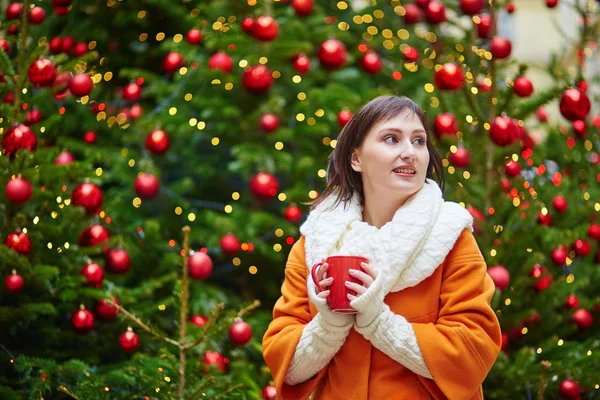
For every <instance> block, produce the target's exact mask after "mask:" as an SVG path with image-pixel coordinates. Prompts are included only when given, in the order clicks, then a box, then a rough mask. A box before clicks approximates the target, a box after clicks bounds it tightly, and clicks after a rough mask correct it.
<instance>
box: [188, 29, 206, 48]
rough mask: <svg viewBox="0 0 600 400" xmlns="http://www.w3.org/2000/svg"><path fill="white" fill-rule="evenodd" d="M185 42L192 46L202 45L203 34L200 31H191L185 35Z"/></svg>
mask: <svg viewBox="0 0 600 400" xmlns="http://www.w3.org/2000/svg"><path fill="white" fill-rule="evenodd" d="M185 40H187V42H188V43H189V44H192V45H196V44H200V43H202V32H200V29H195V28H194V29H190V30H189V31H188V33H187V34H186V35H185Z"/></svg>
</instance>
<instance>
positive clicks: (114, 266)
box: [106, 249, 131, 274]
mask: <svg viewBox="0 0 600 400" xmlns="http://www.w3.org/2000/svg"><path fill="white" fill-rule="evenodd" d="M130 268H131V259H130V258H129V253H127V252H126V251H125V250H123V249H113V250H110V251H109V252H108V253H107V254H106V269H107V270H108V271H110V272H114V273H115V274H124V273H126V272H127V271H129V269H130Z"/></svg>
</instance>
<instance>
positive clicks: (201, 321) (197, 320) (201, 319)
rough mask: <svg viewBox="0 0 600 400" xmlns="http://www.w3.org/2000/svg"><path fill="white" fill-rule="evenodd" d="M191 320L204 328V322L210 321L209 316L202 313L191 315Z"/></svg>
mask: <svg viewBox="0 0 600 400" xmlns="http://www.w3.org/2000/svg"><path fill="white" fill-rule="evenodd" d="M190 322H191V323H192V324H194V325H196V326H197V327H198V328H202V327H203V326H204V324H206V323H207V322H208V318H206V317H205V316H202V315H192V316H191V317H190Z"/></svg>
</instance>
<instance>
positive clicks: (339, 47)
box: [318, 39, 348, 70]
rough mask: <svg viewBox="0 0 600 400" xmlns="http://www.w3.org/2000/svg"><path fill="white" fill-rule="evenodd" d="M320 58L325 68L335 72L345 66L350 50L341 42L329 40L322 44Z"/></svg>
mask: <svg viewBox="0 0 600 400" xmlns="http://www.w3.org/2000/svg"><path fill="white" fill-rule="evenodd" d="M318 57H319V61H320V62H321V64H322V65H323V67H325V68H326V69H329V70H334V69H337V68H340V67H341V66H342V65H344V63H345V62H346V59H347V58H348V50H347V49H346V46H345V45H344V43H342V42H340V41H339V40H335V39H329V40H326V41H324V42H323V43H321V46H320V47H319V54H318Z"/></svg>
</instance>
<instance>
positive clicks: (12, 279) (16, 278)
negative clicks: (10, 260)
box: [4, 271, 25, 294]
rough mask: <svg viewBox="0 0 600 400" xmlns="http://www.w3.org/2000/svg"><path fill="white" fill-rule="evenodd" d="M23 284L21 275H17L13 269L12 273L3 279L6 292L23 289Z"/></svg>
mask: <svg viewBox="0 0 600 400" xmlns="http://www.w3.org/2000/svg"><path fill="white" fill-rule="evenodd" d="M24 286H25V281H24V280H23V277H22V276H21V275H18V274H17V273H16V272H15V271H13V273H12V274H10V275H9V276H7V277H6V279H5V280H4V288H5V289H6V291H7V292H8V293H12V294H15V293H19V292H20V291H21V290H23V287H24Z"/></svg>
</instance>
